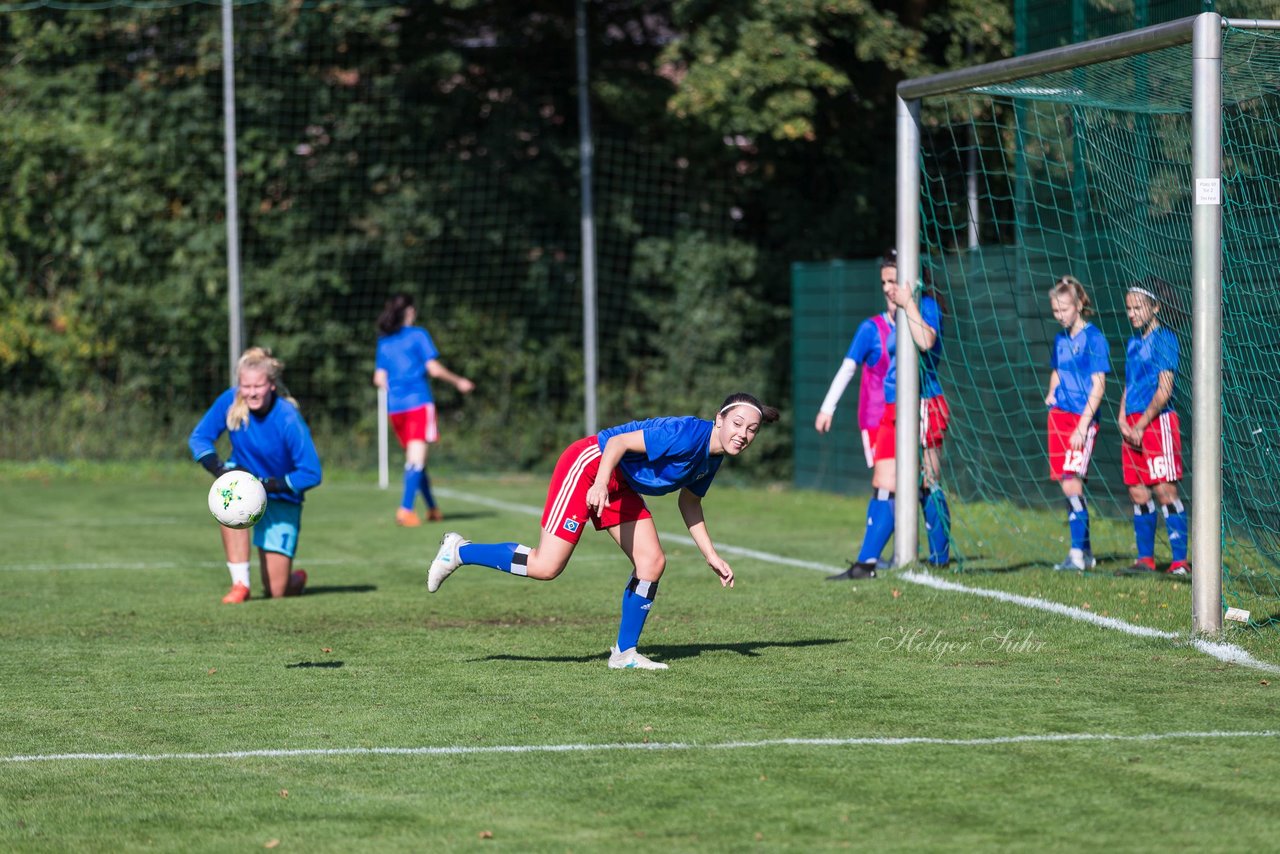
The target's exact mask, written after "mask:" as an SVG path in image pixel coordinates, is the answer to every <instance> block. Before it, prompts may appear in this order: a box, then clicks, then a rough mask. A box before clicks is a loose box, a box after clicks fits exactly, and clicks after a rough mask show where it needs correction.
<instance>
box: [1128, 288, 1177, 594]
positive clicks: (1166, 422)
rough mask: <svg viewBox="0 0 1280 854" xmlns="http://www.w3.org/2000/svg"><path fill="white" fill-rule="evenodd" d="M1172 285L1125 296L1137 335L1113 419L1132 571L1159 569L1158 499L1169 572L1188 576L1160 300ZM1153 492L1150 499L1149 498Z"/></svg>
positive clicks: (1169, 344) (1168, 344)
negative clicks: (1129, 513) (1133, 550)
mask: <svg viewBox="0 0 1280 854" xmlns="http://www.w3.org/2000/svg"><path fill="white" fill-rule="evenodd" d="M1168 292H1169V285H1168V283H1167V282H1165V281H1163V280H1162V279H1155V278H1152V279H1148V280H1145V281H1144V282H1142V283H1141V284H1138V285H1134V286H1133V287H1131V288H1129V291H1128V293H1126V294H1125V298H1124V303H1125V314H1126V315H1128V317H1129V322H1130V323H1131V324H1132V325H1133V328H1134V329H1135V330H1136V334H1135V335H1134V336H1133V337H1132V338H1130V339H1129V342H1128V344H1127V345H1125V361H1124V380H1125V381H1124V394H1123V395H1122V396H1121V398H1120V416H1119V419H1118V422H1119V427H1120V436H1121V437H1122V438H1123V440H1124V441H1123V443H1122V445H1121V450H1120V454H1121V458H1122V461H1123V463H1124V482H1125V485H1126V486H1128V487H1129V498H1130V499H1132V501H1133V533H1134V541H1135V543H1136V545H1137V551H1138V559H1137V560H1136V561H1134V563H1133V566H1131V567H1130V571H1135V572H1154V571H1155V568H1156V558H1155V547H1156V523H1157V517H1156V501H1159V502H1160V510H1161V512H1162V513H1163V515H1164V520H1165V528H1166V529H1167V531H1168V534H1169V550H1170V551H1171V552H1172V553H1173V560H1172V562H1171V563H1170V564H1169V572H1170V573H1172V574H1174V575H1186V574H1187V512H1186V509H1185V508H1184V507H1183V505H1182V502H1181V501H1180V500H1179V498H1178V481H1180V480H1181V479H1182V433H1181V430H1180V428H1179V425H1178V413H1176V412H1174V411H1173V406H1172V405H1171V404H1170V399H1171V398H1172V396H1173V383H1174V379H1175V377H1176V376H1177V372H1178V337H1177V336H1176V335H1174V334H1173V332H1172V331H1170V330H1169V329H1166V328H1165V327H1164V326H1161V325H1160V322H1159V319H1158V315H1159V312H1160V305H1161V297H1160V296H1158V294H1162V293H1164V294H1167V293H1168ZM1153 494H1154V496H1155V500H1154V501H1153V500H1152V495H1153Z"/></svg>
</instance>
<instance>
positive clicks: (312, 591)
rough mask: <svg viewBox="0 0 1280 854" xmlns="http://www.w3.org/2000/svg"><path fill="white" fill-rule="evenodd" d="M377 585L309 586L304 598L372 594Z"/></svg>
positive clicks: (304, 592)
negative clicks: (328, 594)
mask: <svg viewBox="0 0 1280 854" xmlns="http://www.w3.org/2000/svg"><path fill="white" fill-rule="evenodd" d="M377 589H378V585H376V584H314V585H313V584H308V585H307V589H306V590H304V591H303V593H302V595H303V596H324V595H325V594H326V593H372V592H373V591H375V590H377Z"/></svg>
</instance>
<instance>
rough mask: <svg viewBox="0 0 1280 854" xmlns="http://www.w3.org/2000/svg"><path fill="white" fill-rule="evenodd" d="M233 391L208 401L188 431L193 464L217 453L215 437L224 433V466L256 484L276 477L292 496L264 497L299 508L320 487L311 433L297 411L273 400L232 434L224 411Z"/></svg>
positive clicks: (318, 460)
mask: <svg viewBox="0 0 1280 854" xmlns="http://www.w3.org/2000/svg"><path fill="white" fill-rule="evenodd" d="M235 400H236V390H235V387H234V386H233V387H232V388H229V389H227V390H226V391H224V392H223V393H222V394H220V395H218V399H217V400H215V401H214V402H213V406H211V407H209V411H208V412H206V413H205V414H204V417H203V418H201V419H200V423H199V424H197V425H196V428H195V429H194V430H192V431H191V438H190V439H188V440H187V446H188V447H190V448H191V456H192V458H193V459H195V460H196V461H197V462H199V461H200V460H202V459H204V458H205V457H207V456H208V455H209V454H214V453H217V441H218V437H219V436H221V435H222V434H223V433H229V434H230V438H231V458H230V460H229V461H230V462H233V463H235V467H236V468H238V469H242V470H244V471H247V472H249V474H251V475H254V476H255V477H259V478H262V479H264V480H265V479H266V478H269V477H278V478H280V479H282V480H283V481H284V482H285V483H287V484H289V488H290V489H292V490H293V491H292V492H272V493H268V495H269V497H270V498H272V499H276V500H280V501H291V502H293V503H294V504H301V503H302V493H304V492H306V491H307V490H308V489H311V488H312V487H314V486H318V485H319V484H320V455H319V454H317V453H316V446H315V443H314V442H312V441H311V430H310V429H308V427H307V422H305V421H303V420H302V414H301V413H300V412H298V407H296V406H294V405H293V404H292V403H290V402H289V401H287V400H285V399H283V398H280V397H276V398H274V400H273V401H272V404H271V408H270V409H269V410H267V411H266V412H265V413H263V414H261V415H258V414H256V413H253V412H250V413H249V421H248V423H247V424H245V425H244V426H243V427H241V428H239V429H238V430H227V410H228V409H230V408H231V404H233V403H235Z"/></svg>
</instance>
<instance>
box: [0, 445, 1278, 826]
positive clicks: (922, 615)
mask: <svg viewBox="0 0 1280 854" xmlns="http://www.w3.org/2000/svg"><path fill="white" fill-rule="evenodd" d="M367 480H368V478H367V476H360V477H357V476H355V475H351V474H343V473H341V472H337V473H332V474H330V476H329V480H328V482H326V483H325V484H324V485H323V486H322V487H321V488H320V489H319V490H317V491H316V492H315V493H313V496H312V499H311V500H310V501H309V502H308V506H307V510H306V513H305V514H304V517H303V534H302V552H301V553H300V555H299V561H298V563H299V565H300V566H303V567H306V568H307V569H308V571H309V572H310V574H311V586H310V588H309V592H308V595H306V596H303V597H300V598H298V599H289V600H281V601H262V600H258V599H254V600H251V601H250V602H248V603H246V604H245V605H241V606H234V607H233V606H223V605H221V604H220V603H219V599H220V597H221V595H222V594H223V593H224V592H225V590H226V588H227V586H228V582H227V574H226V569H225V567H224V566H223V565H222V559H221V555H220V550H219V547H218V542H217V534H216V530H215V529H214V527H213V524H212V522H211V521H210V520H209V519H208V518H207V513H206V511H205V510H204V507H203V504H204V492H205V489H206V488H207V486H208V478H207V476H205V475H204V473H203V472H202V471H200V470H199V469H198V468H196V467H195V466H186V467H169V466H164V465H157V466H151V467H145V466H144V467H138V466H77V467H70V468H62V467H54V466H43V465H34V466H21V467H20V466H12V465H11V466H7V467H4V468H0V541H3V542H4V543H5V549H4V553H3V555H0V579H3V581H4V582H5V583H4V586H3V588H2V589H3V591H4V592H3V593H0V641H2V642H3V655H0V720H2V721H3V725H0V850H6V851H64V850H76V851H119V850H164V851H173V850H184V851H189V850H190V851H204V850H207V851H230V850H247V849H254V850H257V849H263V848H264V847H271V848H276V849H278V850H294V851H308V852H311V851H334V852H338V851H350V850H355V849H363V850H373V849H376V850H380V851H381V850H387V851H424V850H462V849H475V848H477V847H479V846H487V847H488V848H492V849H495V850H508V851H601V850H614V849H618V848H619V847H622V846H625V847H626V848H627V849H629V850H631V849H634V850H654V851H658V850H661V851H669V850H697V851H740V850H743V849H745V848H751V847H753V846H754V847H756V848H759V849H761V850H793V851H812V850H828V849H839V848H846V847H849V848H857V849H865V848H875V849H884V850H895V849H902V850H919V849H937V850H941V849H947V850H955V849H1007V848H1030V847H1032V846H1035V847H1037V848H1048V849H1063V850H1079V849H1082V848H1098V847H1102V846H1107V847H1112V848H1119V849H1124V850H1153V849H1155V848H1157V847H1159V848H1161V849H1166V848H1168V847H1169V846H1170V845H1174V846H1179V847H1181V846H1201V847H1205V848H1221V847H1222V846H1223V845H1224V844H1225V843H1224V840H1230V846H1231V847H1232V848H1237V847H1248V846H1250V845H1256V846H1263V847H1269V845H1270V844H1271V843H1272V840H1273V835H1274V821H1273V820H1272V819H1271V818H1270V814H1271V808H1270V804H1271V803H1272V801H1273V800H1274V796H1273V790H1274V781H1273V780H1272V779H1271V776H1272V775H1271V771H1272V770H1273V769H1274V770H1276V771H1280V758H1278V757H1280V751H1277V749H1276V747H1277V739H1276V738H1274V737H1247V738H1177V739H1170V740H1161V741H1089V742H1068V743H1035V742H1022V743H1010V744H974V745H956V744H945V745H942V744H921V743H916V744H865V743H863V744H836V745H822V744H773V745H769V746H750V747H739V748H736V749H730V748H726V747H716V745H725V744H727V743H730V742H756V741H776V740H781V739H861V738H919V737H928V738H944V739H987V738H995V737H1002V736H1017V735H1046V734H1060V733H1093V734H1115V735H1130V736H1138V735H1144V734H1157V733H1171V732H1247V731H1262V730H1270V729H1273V728H1274V722H1275V721H1276V719H1277V711H1278V710H1277V701H1276V696H1277V695H1276V691H1277V690H1278V689H1280V684H1272V683H1273V682H1276V680H1277V679H1280V677H1277V676H1273V675H1270V674H1268V673H1266V672H1262V671H1258V670H1253V669H1247V668H1242V667H1238V666H1234V665H1228V664H1224V663H1222V662H1221V661H1218V660H1216V659H1214V658H1211V657H1208V656H1206V655H1204V654H1202V653H1200V652H1197V651H1196V650H1194V649H1193V648H1191V647H1190V646H1188V645H1187V644H1185V643H1183V642H1180V641H1169V640H1154V639H1144V638H1137V637H1132V636H1129V635H1125V634H1123V633H1120V632H1116V631H1108V630H1104V629H1101V628H1098V627H1096V626H1092V625H1088V624H1084V623H1080V622H1077V621H1073V620H1070V619H1067V618H1065V617H1061V616H1056V615H1052V614H1047V613H1044V612H1041V611H1035V610H1030V609H1026V608H1021V607H1018V606H1015V605H1011V604H1005V603H1001V602H995V601H991V600H988V599H982V598H978V597H974V596H968V595H963V594H958V593H949V592H940V591H934V590H930V589H927V588H924V587H920V586H918V585H914V584H910V583H907V582H906V580H905V579H903V578H902V577H900V576H896V575H894V574H888V575H886V576H885V577H884V578H881V579H877V580H876V581H874V582H868V583H859V584H848V583H841V584H829V583H826V582H824V581H823V580H822V579H823V575H822V573H821V572H817V571H813V570H808V569H800V568H795V567H788V566H782V565H778V564H776V563H771V562H769V561H766V560H761V559H754V558H746V557H730V561H731V563H733V565H734V567H735V570H736V571H737V573H738V578H739V583H738V585H737V587H736V588H735V589H733V590H722V589H720V587H719V585H718V584H717V583H716V581H715V579H714V578H713V576H712V573H711V572H710V570H708V569H706V567H705V566H704V565H703V563H702V561H701V559H700V558H699V556H698V555H697V552H696V550H695V549H694V548H693V547H692V546H688V545H683V544H681V543H679V542H676V541H674V538H669V540H668V556H669V560H668V570H667V575H666V576H665V577H664V579H663V582H662V589H661V592H660V593H659V596H658V600H657V603H656V605H655V607H654V610H653V613H652V615H651V617H650V619H649V623H648V626H647V627H646V629H645V634H644V637H643V638H642V644H641V647H642V649H643V650H644V651H645V652H647V653H648V654H651V655H652V656H653V657H655V658H658V659H661V660H664V661H666V662H668V663H669V664H670V665H671V669H670V670H669V671H666V672H663V673H647V672H614V671H610V670H608V668H607V667H606V666H605V663H604V653H605V649H606V648H607V646H608V645H609V644H610V643H611V642H612V640H613V637H614V633H615V631H616V625H617V609H618V601H619V599H620V596H621V592H622V587H623V584H624V583H625V580H626V578H627V567H626V565H625V561H624V559H623V558H622V557H621V556H620V555H619V554H618V553H617V551H616V549H615V547H614V546H613V545H612V542H611V541H610V540H609V539H608V538H607V537H606V536H604V535H602V534H594V533H589V534H588V535H587V536H586V537H585V538H584V541H583V544H582V546H581V547H580V548H579V551H578V554H577V555H576V556H575V558H574V561H573V563H572V564H571V565H570V567H569V569H568V570H567V571H566V572H565V574H564V575H563V576H562V577H561V578H560V579H559V580H557V581H556V582H554V583H551V584H539V583H536V582H530V581H527V580H524V579H517V578H512V577H508V576H504V575H501V574H500V573H496V572H493V571H490V570H485V569H481V568H473V567H468V568H465V569H463V570H461V571H460V572H459V573H457V574H456V575H455V576H454V577H453V578H451V579H450V580H449V582H448V583H447V584H446V585H445V586H444V587H443V588H442V589H441V591H440V592H439V593H438V594H435V595H428V594H427V593H426V591H425V587H424V585H423V579H424V575H425V567H426V563H427V561H428V560H429V559H430V557H431V555H432V554H433V553H434V551H435V546H436V542H437V540H438V537H439V533H440V531H441V528H440V527H439V526H433V527H424V528H422V529H417V530H403V529H398V528H396V527H395V526H394V524H392V510H393V509H394V505H395V500H396V496H395V495H394V494H388V493H383V492H380V491H379V490H377V489H376V488H375V487H373V486H372V485H370V484H368V483H367ZM437 481H438V483H439V484H440V485H447V486H448V487H449V488H450V489H451V490H454V491H456V492H459V493H466V494H469V495H480V496H487V497H489V498H491V499H497V500H500V501H505V502H510V503H513V504H518V505H540V504H541V499H542V491H543V489H544V483H543V482H542V481H541V479H535V478H529V477H509V478H501V477H486V478H464V477H461V476H450V475H447V474H438V475H437ZM442 503H443V504H444V507H445V510H446V512H447V513H448V514H449V515H450V518H451V521H450V522H448V523H447V524H448V526H449V527H451V528H454V527H456V528H457V529H458V530H460V531H462V532H463V533H464V534H465V535H467V536H469V537H472V538H476V539H503V540H510V539H515V540H520V541H523V542H530V541H531V540H532V539H533V537H534V536H535V534H536V530H537V522H536V519H534V518H533V517H531V516H529V515H526V514H524V513H521V512H516V511H515V510H511V511H508V510H500V509H495V508H494V507H493V506H490V505H483V504H478V503H472V502H468V501H465V500H462V499H461V498H457V497H454V498H450V499H447V500H445V501H444V502H442ZM706 506H707V514H708V525H709V527H710V530H711V532H712V534H713V536H714V537H715V538H716V539H717V541H719V542H722V543H725V544H732V545H736V546H742V547H746V548H751V549H756V550H759V551H761V552H767V553H770V554H777V555H784V556H786V557H788V558H793V559H800V560H806V561H813V562H816V563H821V564H830V565H832V566H833V567H834V566H835V565H836V564H838V563H840V562H841V560H842V559H845V558H847V557H848V555H849V552H850V550H851V548H852V540H853V537H854V536H856V534H857V533H858V530H859V525H860V514H861V512H862V509H861V508H862V507H863V504H862V503H861V502H860V501H858V500H856V499H846V498H838V497H832V496H828V495H820V494H816V493H803V492H792V491H789V490H786V489H767V488H759V489H736V488H723V489H722V488H721V486H720V485H718V486H717V487H716V488H715V489H713V490H712V493H711V494H710V495H709V496H708V499H707V504H706ZM652 507H653V509H654V512H655V515H656V516H657V518H658V522H659V528H660V530H662V531H664V532H669V533H671V534H683V533H684V532H683V531H682V530H681V528H680V525H679V521H678V518H679V517H678V513H677V512H676V509H675V506H674V501H672V500H659V501H656V502H653V503H652ZM957 516H958V517H959V516H960V508H957ZM1045 518H1046V519H1048V518H1050V517H1049V516H1046V517H1045ZM1028 524H1033V525H1034V524H1041V523H1040V522H1038V521H1035V520H1032V521H1031V522H1028ZM1043 524H1045V525H1048V524H1049V523H1048V522H1047V521H1046V522H1044V523H1043ZM1017 563H1018V562H1012V563H1008V565H1007V566H1006V568H1005V571H992V570H988V571H983V572H966V573H957V574H949V575H948V576H947V577H948V579H949V580H954V581H958V582H960V583H963V584H966V585H970V586H975V587H986V588H994V589H1002V590H1008V591H1011V592H1017V593H1024V594H1026V595H1033V596H1037V597H1039V598H1043V599H1048V600H1052V601H1057V602H1062V603H1064V604H1069V605H1074V606H1076V607H1080V608H1087V609H1088V610H1092V611H1094V612H1097V613H1106V614H1108V615H1110V616H1114V617H1117V618H1120V619H1123V620H1127V621H1129V622H1132V623H1135V624H1140V625H1147V626H1152V627H1155V628H1161V629H1167V630H1170V631H1180V632H1185V631H1186V629H1187V627H1188V626H1189V623H1190V590H1189V587H1188V586H1187V585H1185V584H1177V583H1172V582H1169V581H1167V580H1165V579H1156V578H1150V579H1134V578H1113V577H1111V576H1110V575H1109V574H1105V573H1094V574H1090V575H1088V576H1074V575H1073V576H1063V575H1062V574H1058V573H1053V572H1051V571H1048V570H1045V569H1043V568H1040V567H1039V566H1033V565H1028V566H1021V567H1019V568H1013V567H1016V566H1017ZM255 583H256V579H255ZM904 637H909V638H911V639H912V640H911V641H910V642H903V638H904ZM1002 637H1007V638H1008V642H1007V643H1005V644H1004V645H1003V646H1002V645H1001V643H1000V640H999V639H1000V638H1002ZM1231 640H1233V641H1234V642H1238V643H1240V644H1241V645H1242V646H1244V647H1246V648H1247V649H1249V651H1250V652H1252V653H1253V654H1254V655H1255V656H1256V657H1258V658H1261V659H1263V660H1265V661H1268V662H1273V663H1274V662H1277V661H1280V655H1277V649H1276V642H1275V640H1274V637H1273V636H1272V635H1270V634H1268V633H1260V632H1251V631H1244V632H1236V633H1235V634H1233V636H1232V637H1231ZM645 742H648V743H650V744H672V743H679V744H682V745H686V747H685V748H684V749H668V750H643V749H594V750H581V751H571V752H563V751H561V752H550V751H533V752H484V749H486V748H499V747H503V746H551V745H588V746H590V745H595V746H599V747H604V746H612V747H614V748H621V746H627V745H643V744H644V743H645ZM352 748H370V749H372V748H452V749H475V750H473V751H472V752H454V753H412V754H402V755H388V754H377V753H367V752H366V753H356V754H351V753H347V754H342V753H331V754H327V755H298V754H294V755H288V754H286V755H280V756H262V755H256V756H229V757H223V758H212V757H209V756H207V755H203V754H212V753H223V752H237V751H262V750H281V751H301V750H320V751H323V750H342V749H352ZM72 753H85V754H105V753H129V754H145V755H149V756H169V757H171V756H172V755H173V754H196V756H193V757H189V758H166V759H152V760H126V759H90V758H86V759H56V760H53V759H47V760H41V761H26V762H18V761H12V758H13V757H17V756H33V755H38V756H52V755H57V754H72Z"/></svg>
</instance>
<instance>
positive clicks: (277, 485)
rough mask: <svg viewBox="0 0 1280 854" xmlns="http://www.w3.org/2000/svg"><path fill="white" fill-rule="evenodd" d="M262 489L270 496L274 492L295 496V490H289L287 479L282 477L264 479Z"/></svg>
mask: <svg viewBox="0 0 1280 854" xmlns="http://www.w3.org/2000/svg"><path fill="white" fill-rule="evenodd" d="M262 488H263V489H265V490H266V491H267V494H268V495H270V494H271V493H273V492H277V493H278V492H286V493H289V494H290V495H292V494H293V490H292V489H290V488H289V484H288V483H287V482H285V479H284V478H282V477H267V478H263V480H262Z"/></svg>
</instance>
